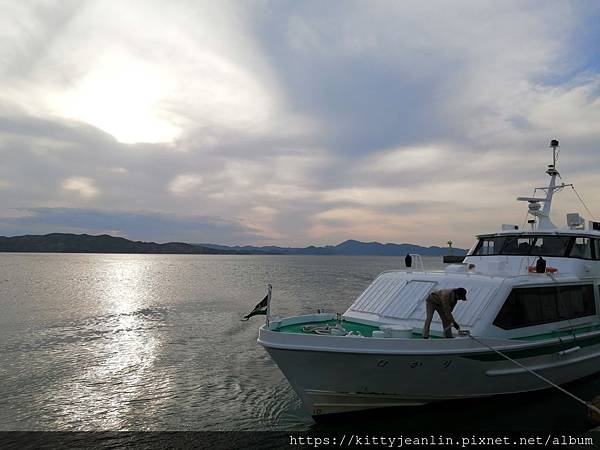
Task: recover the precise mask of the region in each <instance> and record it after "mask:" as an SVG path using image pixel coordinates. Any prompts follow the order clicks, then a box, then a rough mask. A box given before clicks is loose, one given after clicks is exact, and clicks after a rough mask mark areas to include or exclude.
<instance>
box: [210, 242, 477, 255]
mask: <svg viewBox="0 0 600 450" xmlns="http://www.w3.org/2000/svg"><path fill="white" fill-rule="evenodd" d="M199 245H201V246H203V247H208V248H213V249H219V250H235V251H241V252H248V253H269V254H278V255H345V256H404V255H406V254H407V253H418V254H420V255H423V256H442V255H447V254H448V248H447V247H435V246H434V247H422V246H420V245H415V244H381V243H380V242H361V241H356V240H354V239H349V240H347V241H344V242H342V243H341V244H338V245H326V246H324V247H315V246H314V245H311V246H309V247H303V248H297V247H276V246H265V247H253V246H244V247H240V246H237V245H236V246H226V245H215V244H199ZM452 250H453V254H455V255H461V256H462V255H466V254H467V250H465V249H461V248H453V249H452Z"/></svg>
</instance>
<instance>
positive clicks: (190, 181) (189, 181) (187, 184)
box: [169, 174, 202, 195]
mask: <svg viewBox="0 0 600 450" xmlns="http://www.w3.org/2000/svg"><path fill="white" fill-rule="evenodd" d="M201 184H202V177H201V176H200V175H195V174H183V175H177V176H176V177H175V178H174V179H173V181H171V182H170V183H169V191H171V192H172V193H173V194H175V195H187V194H190V193H191V192H192V191H193V190H194V189H195V188H197V187H198V186H200V185H201Z"/></svg>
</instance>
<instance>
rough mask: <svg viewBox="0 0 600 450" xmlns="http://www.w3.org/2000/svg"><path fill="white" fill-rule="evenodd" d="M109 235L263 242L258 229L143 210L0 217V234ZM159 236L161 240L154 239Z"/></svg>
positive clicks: (41, 211) (36, 211)
mask: <svg viewBox="0 0 600 450" xmlns="http://www.w3.org/2000/svg"><path fill="white" fill-rule="evenodd" d="M48 232H66V233H93V234H101V233H109V234H112V235H118V236H122V237H125V238H128V239H133V240H145V241H159V242H168V241H184V242H195V243H200V242H205V243H210V242H219V243H224V244H234V243H238V242H244V243H249V242H253V241H255V240H256V239H263V240H264V239H266V238H265V237H264V236H261V235H260V234H258V233H257V230H255V229H253V228H251V227H248V226H246V225H244V224H242V223H240V222H238V221H234V220H227V219H223V218H220V217H211V216H196V215H172V214H161V213H157V212H146V211H115V210H99V209H79V208H30V209H21V210H12V211H9V214H5V215H3V216H2V217H0V233H2V234H3V235H20V234H45V233H48ZM157 237H160V239H157Z"/></svg>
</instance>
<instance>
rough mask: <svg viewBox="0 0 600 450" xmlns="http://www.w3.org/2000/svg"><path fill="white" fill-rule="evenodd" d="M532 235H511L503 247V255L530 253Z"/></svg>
mask: <svg viewBox="0 0 600 450" xmlns="http://www.w3.org/2000/svg"><path fill="white" fill-rule="evenodd" d="M533 240H534V239H533V238H532V237H514V236H513V237H510V238H508V239H507V240H506V244H504V247H503V248H502V249H501V253H502V254H503V255H529V252H530V251H531V246H532V244H533Z"/></svg>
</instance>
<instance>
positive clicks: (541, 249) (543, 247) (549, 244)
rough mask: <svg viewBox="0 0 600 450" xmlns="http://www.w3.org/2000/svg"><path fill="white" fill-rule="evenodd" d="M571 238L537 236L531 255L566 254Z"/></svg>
mask: <svg viewBox="0 0 600 450" xmlns="http://www.w3.org/2000/svg"><path fill="white" fill-rule="evenodd" d="M571 239H572V238H571V237H568V236H537V237H536V238H535V240H534V241H533V244H532V246H531V255H535V256H564V255H565V254H566V252H567V247H568V246H569V243H570V242H571Z"/></svg>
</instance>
